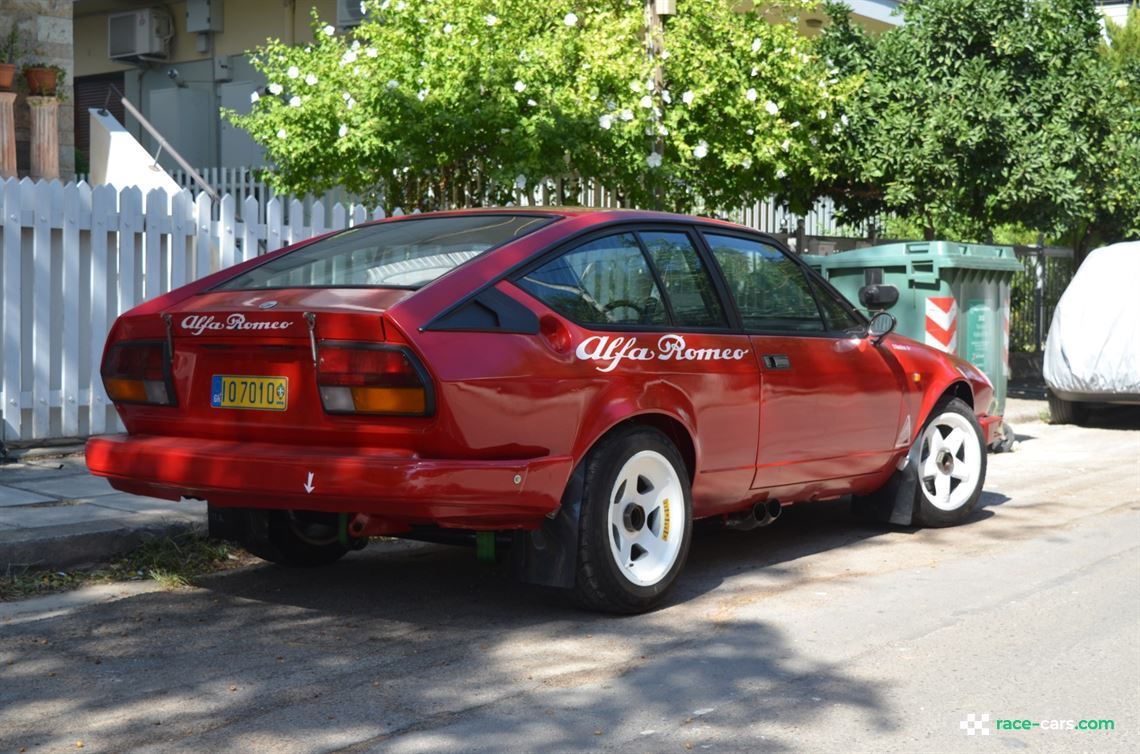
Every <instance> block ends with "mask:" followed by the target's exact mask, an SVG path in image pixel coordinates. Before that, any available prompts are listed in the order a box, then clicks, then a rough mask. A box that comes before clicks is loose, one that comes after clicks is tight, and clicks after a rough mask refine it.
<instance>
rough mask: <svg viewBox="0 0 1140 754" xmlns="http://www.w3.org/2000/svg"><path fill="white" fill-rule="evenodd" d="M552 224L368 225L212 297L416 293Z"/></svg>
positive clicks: (522, 218)
mask: <svg viewBox="0 0 1140 754" xmlns="http://www.w3.org/2000/svg"><path fill="white" fill-rule="evenodd" d="M553 220H554V218H552V217H541V216H539V217H536V216H534V215H466V216H458V217H424V218H422V219H421V218H415V219H408V220H400V221H397V222H389V223H381V224H379V225H367V226H364V227H361V228H353V229H351V230H346V231H344V232H343V233H337V234H336V235H335V236H329V237H328V238H326V239H324V240H321V241H317V242H315V243H312V244H309V245H308V246H305V247H304V248H300V249H297V250H296V251H294V252H292V253H289V254H284V255H282V256H280V257H277V258H276V259H273V260H271V261H269V262H266V263H265V264H263V265H259V266H257V267H254V268H253V269H251V270H248V271H247V272H245V273H243V274H241V275H239V276H238V277H236V278H233V279H232V280H228V281H226V282H225V283H222V284H221V285H220V286H218V287H217V288H216V289H215V290H224V291H225V290H229V291H233V290H248V289H256V288H310V287H312V288H346V287H369V288H371V287H375V288H419V287H420V286H423V285H427V284H428V283H430V282H431V281H433V280H435V279H436V278H438V277H440V276H441V275H443V274H445V273H447V272H450V271H451V270H453V269H455V268H456V267H458V266H459V265H461V264H463V263H464V262H466V261H467V260H468V259H472V258H473V257H477V256H479V255H480V254H482V253H483V252H485V251H487V250H488V249H492V248H494V247H496V246H501V245H502V244H504V243H507V242H508V241H512V240H514V239H516V238H521V237H522V236H525V235H526V234H528V233H531V232H533V231H535V230H538V229H539V228H541V227H542V226H543V225H546V224H547V223H550V222H552V221H553Z"/></svg>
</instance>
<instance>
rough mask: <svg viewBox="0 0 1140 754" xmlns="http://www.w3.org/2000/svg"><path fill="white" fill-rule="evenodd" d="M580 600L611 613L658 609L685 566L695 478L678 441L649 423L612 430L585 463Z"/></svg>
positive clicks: (577, 582) (578, 582) (577, 593)
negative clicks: (690, 475) (678, 449)
mask: <svg viewBox="0 0 1140 754" xmlns="http://www.w3.org/2000/svg"><path fill="white" fill-rule="evenodd" d="M583 465H584V467H585V468H584V469H583V472H584V480H583V481H584V485H583V491H582V507H581V518H580V519H579V522H578V566H577V573H576V574H575V578H574V596H575V599H576V600H577V601H578V602H579V604H581V605H583V606H585V607H589V608H591V609H594V610H605V611H606V612H612V613H640V612H644V611H646V610H649V609H650V608H652V607H653V606H654V605H656V604H657V603H659V602H660V601H661V599H662V598H663V597H664V595H665V593H666V592H667V591H668V590H669V587H670V586H671V585H672V584H673V583H674V582H675V581H676V580H677V574H678V573H680V571H681V569H682V568H684V567H685V557H686V556H687V555H688V552H689V540H690V539H692V531H693V515H692V510H693V502H692V496H691V495H692V493H691V492H690V490H689V484H690V482H689V473H688V469H687V467H686V466H685V462H684V460H682V458H681V454H680V453H678V452H677V447H676V446H675V445H674V444H673V442H672V440H670V439H669V438H668V437H666V436H665V435H664V434H663V433H662V432H660V431H659V430H657V429H654V428H652V427H646V426H643V425H636V424H634V425H629V426H627V427H622V428H619V429H617V430H614V431H612V432H610V433H609V434H608V435H607V436H606V437H604V438H603V439H602V440H601V441H600V442H598V444H597V445H596V446H595V447H594V449H593V450H591V451H590V453H589V454H588V455H587V456H586V458H585V459H584V460H583Z"/></svg>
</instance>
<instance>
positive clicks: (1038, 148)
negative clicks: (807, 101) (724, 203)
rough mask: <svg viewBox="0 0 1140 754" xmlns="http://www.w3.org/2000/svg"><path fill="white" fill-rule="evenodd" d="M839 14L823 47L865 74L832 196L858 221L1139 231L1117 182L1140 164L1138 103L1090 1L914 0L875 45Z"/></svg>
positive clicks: (978, 230)
mask: <svg viewBox="0 0 1140 754" xmlns="http://www.w3.org/2000/svg"><path fill="white" fill-rule="evenodd" d="M832 13H833V19H834V23H833V24H832V26H831V27H830V28H829V30H828V31H827V32H826V33H825V34H824V39H823V41H822V42H821V50H822V51H823V53H824V54H826V55H830V56H831V57H832V58H833V59H834V60H835V61H836V64H837V65H839V67H840V68H841V69H842V70H843V71H844V74H845V75H846V76H847V77H849V78H851V79H855V80H857V81H859V82H860V84H859V88H858V92H857V94H856V96H855V97H853V98H852V100H851V101H850V102H848V106H847V107H848V109H847V117H848V118H849V120H850V124H851V127H850V128H849V129H846V130H845V131H844V132H843V139H844V143H843V145H842V156H841V159H840V168H839V170H838V171H837V173H838V175H839V176H840V178H839V179H838V180H836V181H835V183H834V184H833V186H832V187H831V189H830V190H831V192H832V193H833V194H834V195H836V197H837V199H839V201H840V203H841V205H842V207H843V208H844V210H845V211H846V213H847V215H848V216H849V217H850V218H852V219H862V218H865V217H869V216H872V215H873V214H875V213H878V212H882V211H888V212H893V213H896V214H898V215H900V216H903V217H908V218H913V219H914V220H916V221H917V222H919V223H920V224H921V226H922V227H923V230H924V235H925V236H926V237H927V238H933V237H934V236H936V235H939V234H945V233H947V232H953V233H954V234H955V235H957V236H958V237H960V238H974V239H978V240H980V239H982V238H984V237H986V235H987V233H988V232H989V231H991V230H992V229H993V228H995V227H998V226H1001V225H1020V226H1022V227H1025V228H1028V229H1032V230H1038V231H1041V232H1044V233H1046V234H1047V235H1049V236H1051V237H1065V238H1070V239H1072V241H1073V243H1075V244H1076V245H1077V246H1078V247H1079V248H1081V249H1084V248H1086V247H1087V246H1088V244H1089V243H1091V242H1092V239H1094V238H1103V237H1105V236H1111V235H1115V234H1121V235H1127V234H1129V233H1134V232H1135V225H1136V223H1135V222H1134V219H1135V217H1136V215H1137V210H1138V208H1140V202H1138V200H1137V196H1138V194H1137V193H1135V192H1131V196H1129V195H1128V194H1129V191H1128V190H1124V191H1120V190H1117V189H1116V188H1114V187H1116V186H1119V185H1123V186H1132V185H1134V180H1135V178H1134V177H1135V175H1136V174H1137V173H1140V170H1138V169H1137V168H1140V163H1137V162H1136V161H1135V158H1136V144H1137V143H1138V142H1137V139H1136V117H1135V116H1136V112H1135V110H1134V108H1133V106H1132V105H1131V103H1129V102H1128V101H1127V98H1126V97H1125V96H1123V95H1124V94H1125V93H1126V91H1127V87H1122V86H1121V85H1120V81H1119V80H1118V77H1116V76H1114V75H1113V73H1112V71H1111V69H1110V67H1109V66H1108V65H1106V64H1105V57H1104V56H1103V55H1101V54H1100V53H1099V47H1100V39H1101V27H1100V24H1099V21H1098V18H1099V17H1098V15H1097V12H1096V10H1095V8H1094V6H1093V3H1092V0H926V1H925V2H922V3H906V4H904V5H903V6H902V13H903V17H904V21H905V23H904V24H903V25H902V26H900V27H897V28H895V29H892V30H890V31H888V32H886V33H884V34H882V35H881V36H879V37H877V38H874V37H871V36H868V35H867V34H865V33H864V32H862V31H861V30H860V29H859V28H858V27H856V26H854V25H853V24H852V23H851V22H850V19H849V17H848V14H847V11H846V9H844V8H842V7H838V8H833V9H832ZM1129 172H1130V173H1131V175H1126V173H1129ZM1130 218H1131V219H1130Z"/></svg>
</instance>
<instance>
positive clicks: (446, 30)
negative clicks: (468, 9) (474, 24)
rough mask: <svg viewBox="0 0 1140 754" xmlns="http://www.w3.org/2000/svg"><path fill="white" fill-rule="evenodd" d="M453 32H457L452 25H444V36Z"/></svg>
mask: <svg viewBox="0 0 1140 754" xmlns="http://www.w3.org/2000/svg"><path fill="white" fill-rule="evenodd" d="M453 31H455V27H454V26H452V25H451V24H444V25H443V33H444V34H450V33H451V32H453Z"/></svg>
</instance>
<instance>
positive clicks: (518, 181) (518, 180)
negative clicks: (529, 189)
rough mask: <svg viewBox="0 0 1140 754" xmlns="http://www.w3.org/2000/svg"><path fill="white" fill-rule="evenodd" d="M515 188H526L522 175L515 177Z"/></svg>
mask: <svg viewBox="0 0 1140 754" xmlns="http://www.w3.org/2000/svg"><path fill="white" fill-rule="evenodd" d="M515 188H517V189H524V188H526V176H525V175H523V174H522V173H519V174H518V175H517V176H515Z"/></svg>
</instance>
